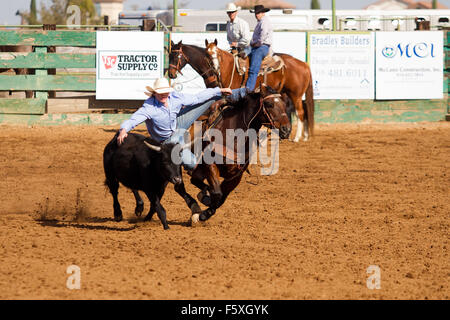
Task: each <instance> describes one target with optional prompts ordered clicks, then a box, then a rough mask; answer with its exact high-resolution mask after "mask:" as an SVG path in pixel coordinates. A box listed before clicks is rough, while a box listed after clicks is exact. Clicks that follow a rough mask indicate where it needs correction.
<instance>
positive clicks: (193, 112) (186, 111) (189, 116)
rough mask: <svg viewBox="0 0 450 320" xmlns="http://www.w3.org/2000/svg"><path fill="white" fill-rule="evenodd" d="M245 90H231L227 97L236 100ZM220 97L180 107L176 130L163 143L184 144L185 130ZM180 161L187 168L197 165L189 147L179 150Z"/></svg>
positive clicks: (190, 168) (186, 132) (187, 133)
mask: <svg viewBox="0 0 450 320" xmlns="http://www.w3.org/2000/svg"><path fill="white" fill-rule="evenodd" d="M245 94H246V92H245V89H244V90H243V88H239V89H234V90H232V94H231V96H229V99H231V100H232V101H237V100H239V98H241V97H243V96H245ZM220 99H221V97H214V98H211V99H209V100H207V101H205V102H203V103H199V104H196V105H192V106H189V107H184V108H182V109H181V111H180V113H178V116H177V130H175V132H174V133H173V134H172V135H171V136H170V138H168V139H167V140H165V141H164V142H163V143H168V142H172V143H179V144H181V145H184V144H185V134H186V135H189V132H188V131H187V130H188V129H189V127H190V126H192V124H193V123H194V122H195V120H197V119H198V118H199V117H200V116H201V115H202V114H203V113H205V111H206V110H208V108H209V107H211V105H212V104H213V103H214V102H216V101H217V100H220ZM180 156H181V163H182V164H183V167H184V168H185V169H187V170H192V169H194V168H195V166H196V165H197V162H198V159H196V157H195V155H194V154H193V153H192V152H191V150H190V149H188V148H186V149H182V151H181V155H180Z"/></svg>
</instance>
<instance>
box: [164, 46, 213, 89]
mask: <svg viewBox="0 0 450 320" xmlns="http://www.w3.org/2000/svg"><path fill="white" fill-rule="evenodd" d="M186 64H190V65H191V67H192V68H193V69H194V70H195V71H197V73H198V74H199V75H200V76H201V77H202V78H203V81H204V82H205V86H206V87H207V88H215V87H218V86H219V82H218V77H217V74H216V71H215V70H214V67H213V66H212V65H211V62H210V60H209V57H208V56H207V55H206V52H205V48H200V47H197V46H194V45H188V44H183V43H182V41H180V42H178V43H177V44H175V43H173V41H170V48H169V78H170V79H175V78H176V77H177V73H178V72H179V73H181V74H183V73H182V71H181V69H183V68H184V66H185V65H186Z"/></svg>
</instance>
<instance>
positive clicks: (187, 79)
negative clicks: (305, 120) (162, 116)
mask: <svg viewBox="0 0 450 320" xmlns="http://www.w3.org/2000/svg"><path fill="white" fill-rule="evenodd" d="M171 37H172V41H173V42H174V43H175V44H176V43H178V42H179V41H181V40H182V41H183V43H184V44H192V45H196V46H199V47H202V48H204V47H205V39H207V40H208V42H214V39H217V46H218V47H219V48H220V49H222V50H226V51H229V50H230V46H229V45H228V41H227V34H226V33H224V32H217V33H211V32H208V33H206V32H204V33H172V34H171ZM272 49H273V51H274V52H275V53H287V54H290V55H292V56H293V57H294V58H297V59H299V60H301V61H306V33H305V32H274V35H273V46H272ZM182 72H183V75H180V74H178V77H177V79H175V80H172V85H173V86H174V88H175V90H183V92H186V93H196V92H199V91H200V90H203V89H205V88H206V87H205V83H204V81H203V78H202V77H201V76H200V75H199V74H198V73H197V72H196V71H195V70H194V69H192V68H191V66H190V65H186V66H185V67H184V68H183V70H182Z"/></svg>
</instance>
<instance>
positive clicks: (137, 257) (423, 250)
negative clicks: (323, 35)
mask: <svg viewBox="0 0 450 320" xmlns="http://www.w3.org/2000/svg"><path fill="white" fill-rule="evenodd" d="M0 129H1V130H0V181H1V183H0V199H1V200H0V288H1V290H0V299H449V296H450V289H449V279H450V265H449V261H450V259H449V245H450V244H449V212H450V206H449V189H450V182H449V181H450V180H449V166H450V161H449V160H450V123H445V122H442V123H420V124H386V125H381V124H380V125H373V124H370V125H368V124H364V125H362V124H361V125H356V124H354V125H353V124H352V125H350V124H346V125H323V124H322V125H318V126H316V135H315V137H314V138H313V140H311V141H310V142H308V143H299V144H294V143H291V142H289V141H283V142H282V143H281V146H280V169H279V172H278V173H277V174H276V175H274V176H259V175H258V171H259V167H257V166H252V167H251V172H252V175H251V176H249V175H247V174H246V175H245V176H244V179H243V181H242V182H241V184H240V185H239V186H238V188H237V189H236V190H235V192H234V193H232V195H231V196H230V197H229V199H228V200H227V202H226V203H225V205H224V206H223V207H222V208H221V209H220V210H219V211H218V213H217V214H216V215H215V216H214V217H213V218H211V220H210V221H208V222H207V223H206V224H202V225H200V226H198V227H190V226H188V224H187V223H186V222H187V221H188V219H189V216H190V214H189V212H188V210H187V207H186V205H185V204H184V202H183V200H182V199H181V198H180V197H179V196H178V195H177V194H176V193H175V192H174V190H173V186H169V187H168V189H167V191H166V194H165V196H164V198H163V201H162V203H163V205H164V206H165V208H166V209H167V212H168V220H169V225H170V228H171V229H170V230H167V231H164V230H163V228H162V226H161V224H160V222H159V220H158V219H157V217H156V216H155V217H154V219H153V221H151V222H146V223H144V222H143V221H142V219H137V218H136V217H135V216H134V198H133V196H132V194H131V192H130V191H128V190H126V189H124V188H123V187H122V188H121V189H120V190H119V192H120V193H119V199H120V201H121V204H122V209H123V212H124V221H122V222H120V223H116V222H114V221H113V220H112V217H113V208H112V197H111V195H110V194H109V193H108V192H107V191H106V189H105V187H104V185H103V181H104V174H103V167H102V153H103V148H104V146H105V145H106V143H107V142H108V141H109V140H110V139H111V138H112V136H113V135H114V131H115V130H116V129H117V127H93V126H63V127H28V128H27V127H16V126H5V125H3V126H0ZM138 132H141V133H143V131H142V130H139V131H138ZM186 181H188V180H186ZM187 185H188V191H189V192H190V193H191V194H192V195H194V196H195V195H196V194H197V191H196V189H195V188H194V187H192V186H191V185H190V184H189V182H187ZM145 205H146V207H145V210H148V207H149V206H148V202H147V201H146V203H145ZM73 264H75V265H77V266H79V267H80V270H81V289H79V290H69V289H67V288H66V281H67V279H68V277H69V274H67V273H66V270H67V267H68V266H70V265H73ZM371 265H376V266H378V267H379V268H380V272H381V273H380V276H381V278H380V279H381V289H378V290H377V289H374V290H369V289H368V288H367V285H366V281H367V279H368V277H369V276H370V275H369V274H368V273H367V272H366V271H367V268H368V267H369V266H371Z"/></svg>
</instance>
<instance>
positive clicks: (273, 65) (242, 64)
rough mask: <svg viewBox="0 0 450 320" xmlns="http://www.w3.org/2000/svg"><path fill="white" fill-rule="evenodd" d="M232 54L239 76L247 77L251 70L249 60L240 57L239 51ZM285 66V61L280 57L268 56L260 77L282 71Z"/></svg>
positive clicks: (262, 64) (263, 63) (262, 66)
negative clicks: (246, 74)
mask: <svg viewBox="0 0 450 320" xmlns="http://www.w3.org/2000/svg"><path fill="white" fill-rule="evenodd" d="M231 53H232V54H233V57H234V60H235V65H236V66H237V71H238V73H239V75H240V76H243V75H245V73H246V72H247V70H248V69H249V64H250V62H249V58H248V57H245V58H241V57H239V55H238V52H237V50H232V51H231ZM284 66H285V64H284V61H283V59H282V58H281V57H280V56H277V55H270V54H268V55H267V56H266V57H265V58H264V59H263V61H262V62H261V67H260V69H259V73H258V76H264V75H266V74H269V73H272V72H275V71H278V70H281V69H282V68H283V67H284Z"/></svg>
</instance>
